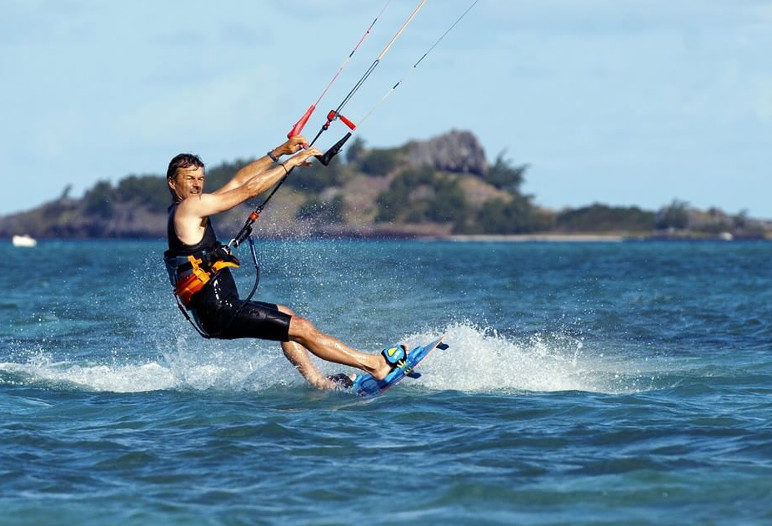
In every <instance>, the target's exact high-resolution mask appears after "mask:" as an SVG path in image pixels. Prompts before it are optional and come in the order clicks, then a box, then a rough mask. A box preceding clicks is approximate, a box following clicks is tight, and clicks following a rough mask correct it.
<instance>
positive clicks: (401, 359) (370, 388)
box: [348, 336, 448, 396]
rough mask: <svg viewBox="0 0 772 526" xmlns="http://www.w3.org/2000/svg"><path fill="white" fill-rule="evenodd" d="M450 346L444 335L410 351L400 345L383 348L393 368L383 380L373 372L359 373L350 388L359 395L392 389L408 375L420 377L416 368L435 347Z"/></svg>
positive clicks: (379, 392)
mask: <svg viewBox="0 0 772 526" xmlns="http://www.w3.org/2000/svg"><path fill="white" fill-rule="evenodd" d="M447 348H448V345H447V344H446V343H442V336H440V337H439V338H437V339H436V340H434V341H433V342H430V343H428V344H426V345H419V346H418V347H415V348H413V349H412V350H410V351H407V353H406V352H405V350H404V349H403V348H402V347H400V346H399V345H395V346H393V347H389V348H386V349H384V350H383V352H382V354H383V356H384V358H386V361H387V362H389V363H390V364H391V365H393V367H394V368H393V369H392V370H391V372H389V374H388V375H386V378H384V379H383V380H376V379H375V377H374V376H373V375H371V374H360V375H357V377H356V379H355V380H354V383H353V384H352V385H351V386H350V387H349V388H348V389H349V391H350V392H352V393H354V394H355V395H358V396H376V395H379V394H382V393H383V392H384V391H386V390H387V389H390V388H391V387H393V386H394V385H396V384H397V383H399V382H400V381H402V379H403V378H405V377H406V376H409V377H410V378H419V377H420V376H421V374H420V373H417V372H415V368H416V367H417V366H418V364H420V363H421V362H422V361H423V360H424V359H426V357H428V356H429V355H430V354H431V353H432V351H434V350H435V349H441V350H443V351H444V350H445V349H447Z"/></svg>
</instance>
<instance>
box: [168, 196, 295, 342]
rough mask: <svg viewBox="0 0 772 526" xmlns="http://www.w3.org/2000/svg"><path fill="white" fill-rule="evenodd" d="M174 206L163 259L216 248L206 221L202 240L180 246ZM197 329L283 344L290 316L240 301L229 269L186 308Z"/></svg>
mask: <svg viewBox="0 0 772 526" xmlns="http://www.w3.org/2000/svg"><path fill="white" fill-rule="evenodd" d="M176 209H177V205H176V204H174V205H172V206H170V207H169V221H168V223H167V227H166V234H167V237H168V238H169V250H167V251H166V252H165V253H164V255H165V256H172V257H174V256H190V255H193V254H195V253H196V252H198V251H201V250H207V251H209V250H213V249H215V248H217V247H218V246H219V245H220V242H219V241H217V235H216V234H215V233H214V228H212V222H211V221H210V220H209V218H207V219H206V228H205V230H204V237H202V238H201V241H199V242H198V243H196V244H195V245H187V244H185V243H183V242H182V241H181V240H180V238H179V237H177V232H176V231H175V230H174V212H175V210H176ZM188 308H189V309H190V311H191V312H192V314H193V318H195V320H196V322H198V324H199V326H200V327H201V328H202V329H203V330H204V331H205V332H206V333H207V334H209V335H210V336H212V337H215V338H226V339H231V338H261V339H265V340H277V341H282V342H284V341H287V340H288V338H289V324H290V318H291V316H290V315H289V314H285V313H283V312H281V311H279V309H278V306H277V305H276V304H275V303H265V302H262V301H242V300H240V299H239V291H238V289H237V288H236V282H235V281H234V279H233V274H231V272H230V269H229V268H224V269H222V270H220V271H219V272H218V273H217V274H216V275H215V277H213V278H212V279H210V280H209V282H208V283H207V284H206V285H204V288H202V289H201V290H200V291H199V292H197V293H196V295H195V296H193V299H192V300H191V302H190V305H188Z"/></svg>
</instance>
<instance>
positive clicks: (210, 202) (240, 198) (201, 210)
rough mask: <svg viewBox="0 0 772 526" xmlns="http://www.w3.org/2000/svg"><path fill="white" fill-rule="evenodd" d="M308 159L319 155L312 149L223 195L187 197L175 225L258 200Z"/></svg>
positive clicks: (179, 209) (178, 210) (253, 177)
mask: <svg viewBox="0 0 772 526" xmlns="http://www.w3.org/2000/svg"><path fill="white" fill-rule="evenodd" d="M312 155H321V152H320V151H319V150H317V149H316V148H309V149H307V150H303V151H302V152H300V153H298V154H297V155H295V156H293V157H290V158H289V159H287V161H286V162H284V164H283V165H278V166H275V167H273V168H271V169H269V170H267V171H264V172H262V173H258V174H256V175H253V176H252V177H251V178H250V179H248V180H247V181H246V182H244V183H243V184H242V185H240V186H237V187H235V188H232V189H230V190H227V191H225V192H222V191H221V190H222V189H220V190H219V191H217V192H215V193H212V194H201V195H198V196H193V197H189V198H187V199H185V200H184V201H182V202H181V203H180V205H179V207H178V208H177V213H176V215H175V222H176V221H181V222H185V221H189V220H191V219H194V220H200V219H201V218H204V217H208V216H211V215H215V214H219V213H220V212H225V211H226V210H230V209H231V208H233V207H234V206H236V205H239V204H241V203H243V202H244V201H246V200H247V199H251V198H253V197H255V196H258V195H260V194H261V193H263V192H265V191H266V190H268V189H269V188H271V187H272V186H273V185H274V184H276V183H277V182H279V179H281V178H282V177H284V175H286V174H287V173H288V172H289V171H290V170H291V169H292V168H294V167H296V166H300V165H302V164H305V163H306V162H307V160H308V158H309V157H311V156H312Z"/></svg>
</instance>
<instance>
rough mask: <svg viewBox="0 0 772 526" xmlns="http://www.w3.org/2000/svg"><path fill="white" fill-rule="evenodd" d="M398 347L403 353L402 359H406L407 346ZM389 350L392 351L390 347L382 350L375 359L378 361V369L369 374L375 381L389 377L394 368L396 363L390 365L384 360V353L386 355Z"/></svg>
mask: <svg viewBox="0 0 772 526" xmlns="http://www.w3.org/2000/svg"><path fill="white" fill-rule="evenodd" d="M399 346H400V347H401V348H402V349H403V350H404V351H405V353H404V357H405V358H406V357H407V351H408V349H407V345H404V344H400V345H399ZM391 349H393V347H390V348H388V349H384V350H383V351H381V352H380V353H379V354H378V355H377V358H378V360H379V365H378V368H377V369H375V370H374V371H372V372H371V373H370V374H372V375H373V377H374V378H375V379H376V380H383V379H384V378H386V377H387V376H388V375H389V373H390V372H391V371H392V369H394V367H396V362H394V361H393V362H392V363H390V362H389V361H388V360H387V359H386V353H388V352H389V350H391Z"/></svg>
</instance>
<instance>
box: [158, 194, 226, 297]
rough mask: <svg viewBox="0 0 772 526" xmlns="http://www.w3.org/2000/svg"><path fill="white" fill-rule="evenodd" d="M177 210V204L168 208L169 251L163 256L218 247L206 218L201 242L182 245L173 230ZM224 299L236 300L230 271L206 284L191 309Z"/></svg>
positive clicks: (179, 254) (208, 220)
mask: <svg viewBox="0 0 772 526" xmlns="http://www.w3.org/2000/svg"><path fill="white" fill-rule="evenodd" d="M176 210H177V204H173V205H172V206H170V207H169V220H168V222H167V224H166V236H167V238H168V239H169V250H167V251H166V252H165V253H164V255H165V256H190V255H192V254H195V253H197V252H199V251H201V250H207V251H209V250H214V249H215V248H217V247H218V246H220V242H219V241H218V240H217V234H215V232H214V228H213V227H212V222H211V221H210V219H209V218H208V217H207V218H206V228H205V229H204V237H202V238H201V241H199V242H198V243H196V244H195V245H188V244H186V243H183V242H182V240H180V238H179V237H177V232H176V231H175V230H174V212H175V211H176ZM225 299H229V300H238V299H239V291H238V289H237V288H236V282H235V281H234V280H233V274H231V272H230V269H228V268H224V269H222V270H221V271H220V272H219V273H218V274H217V276H216V277H215V278H214V279H212V280H211V281H210V282H209V283H207V284H206V285H205V286H204V288H203V289H201V291H200V292H198V293H197V294H196V295H195V296H194V298H193V301H192V302H191V308H193V309H196V310H198V308H200V307H203V306H206V305H207V304H210V305H211V304H214V303H220V302H222V301H223V300H225Z"/></svg>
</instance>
